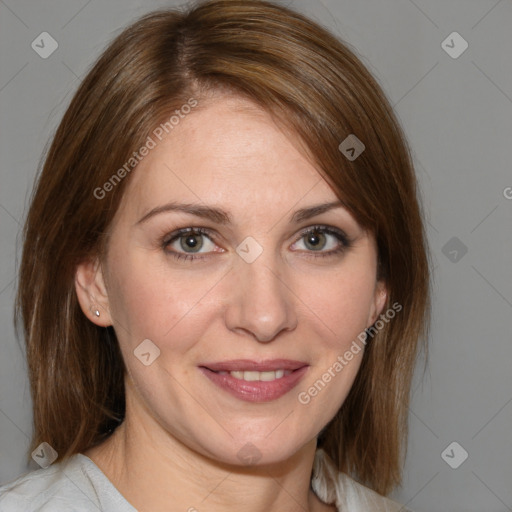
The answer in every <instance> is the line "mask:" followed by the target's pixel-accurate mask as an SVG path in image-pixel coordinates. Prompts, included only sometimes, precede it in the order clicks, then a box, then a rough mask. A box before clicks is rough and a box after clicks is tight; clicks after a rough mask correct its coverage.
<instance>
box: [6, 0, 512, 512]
mask: <svg viewBox="0 0 512 512" xmlns="http://www.w3.org/2000/svg"><path fill="white" fill-rule="evenodd" d="M177 4H178V2H174V3H173V2H169V1H167V2H163V1H161V2H157V1H146V2H142V0H138V1H136V0H130V1H121V0H109V1H106V2H99V1H98V0H89V1H87V0H73V1H69V0H68V1H64V0H60V1H59V0H51V1H45V2H37V1H35V0H31V1H28V0H0V58H1V61H0V62H1V68H0V69H1V77H0V120H1V130H2V131H1V136H0V155H1V159H0V173H1V175H0V176H1V178H0V240H1V246H0V315H1V325H2V338H1V343H0V372H1V373H0V482H1V483H4V482H6V481H8V480H10V479H13V478H14V477H16V476H18V475H19V474H20V473H22V472H24V471H27V470H28V469H33V467H32V466H26V465H25V462H24V455H25V452H26V450H27V446H28V443H29V435H30V431H31V401H30V393H29V387H28V380H27V376H26V363H25V361H24V349H23V342H22V341H20V342H18V341H17V340H16V338H15V335H14V330H13V327H12V311H13V299H14V293H15V286H16V259H17V258H19V242H18V236H19V232H20V226H21V224H22V222H23V218H24V215H25V211H26V207H27V205H28V198H29V194H30V190H31V186H32V183H33V180H34V177H35V174H36V170H37V167H38V163H39V160H40V157H41V154H42V151H43V149H44V147H45V145H46V143H47V141H48V140H49V138H50V136H51V135H52V134H53V132H54V130H55V128H56V126H57V124H58V122H59V120H60V118H61V116H62V114H63V112H64V110H65V107H66V106H67V104H68V102H69V101H70V98H71V95H72V94H73V92H74V91H75V89H76V87H77V85H78V83H79V80H80V79H81V78H83V76H84V73H85V72H86V70H87V69H88V67H89V66H90V65H91V63H92V62H93V60H94V59H95V58H96V57H97V55H98V54H99V53H100V51H101V50H102V49H103V48H104V46H105V45H106V44H107V42H108V41H110V40H111V39H112V37H113V36H114V35H116V34H118V33H119V32H120V30H121V29H122V27H124V26H125V25H126V24H128V23H129V22H131V21H132V20H134V19H135V18H136V17H138V16H140V15H142V14H144V13H145V12H147V11H150V10H152V9H153V8H157V7H163V6H170V5H177ZM290 4H291V5H292V6H294V7H296V8H297V9H298V10H300V11H302V12H304V13H306V14H309V15H310V16H311V17H312V18H313V19H316V20H317V21H319V22H321V23H322V24H324V25H326V26H327V27H329V28H330V29H331V30H333V31H334V32H335V33H336V34H337V35H338V36H340V37H341V38H342V39H344V40H345V41H348V42H349V43H350V44H351V45H353V46H354V47H355V48H356V49H357V51H358V53H359V55H360V57H361V58H362V60H363V62H364V63H365V64H366V65H367V66H368V67H369V69H370V70H371V71H372V72H373V73H374V75H375V76H376V77H377V79H378V80H379V81H380V83H381V84H382V86H383V87H384V89H385V91H386V93H387V94H388V96H389V98H390V99H391V102H392V103H393V104H394V106H395V109H396V112H397V114H398V116H399V119H400V120H401V123H402V124H403V127H404V129H405V132H406V134H407V136H408V138H409V141H410V144H411V147H412V150H413V154H414V159H415V163H416V168H417V173H418V176H419V179H420V182H421V187H422V195H423V200H424V207H425V213H426V217H427V221H428V225H427V226H428V236H429V242H430V245H431V251H432V260H433V263H434V267H435V271H434V312H433V325H432V334H431V339H430V347H431V348H430V358H429V365H428V370H427V372H426V374H425V375H423V372H422V371H418V372H417V374H416V379H415V385H414V394H413V401H412V404H411V408H410V428H411V432H410V440H409V450H408V457H407V461H406V467H405V478H404V483H403V487H402V488H401V489H399V490H398V491H397V492H396V493H395V494H394V497H395V498H396V499H397V500H399V501H401V502H402V503H407V505H408V506H409V507H410V508H412V509H414V510H416V511H418V512H427V511H428V512H435V511H439V512H441V511H442V512H447V511H460V512H462V511H464V512H470V511H478V512H481V511H485V512H498V511H505V510H508V511H510V510H512V440H511V439H512V438H511V431H512V429H511V425H512V371H511V369H510V368H511V361H512V343H511V342H512V339H511V338H512V336H511V332H512V329H511V326H510V318H511V313H512V270H511V268H512V265H511V263H512V258H511V255H512V188H508V187H512V172H511V149H510V148H511V143H512V60H511V55H512V30H511V27H512V3H511V2H510V1H508V0H501V1H497V0H479V1H477V0H456V1H454V0H450V1H446V0H444V1H443V0H431V1H427V0H414V1H413V0H380V1H377V0H371V1H370V0H366V1H364V2H358V1H356V0H338V1H335V0H322V1H321V2H316V1H313V0H296V1H295V2H290ZM43 31H46V32H49V33H50V34H51V35H52V37H53V38H54V39H55V40H56V41H57V42H58V45H59V46H58V49H57V50H56V51H55V52H54V53H53V54H52V55H51V56H50V57H49V58H47V59H42V58H41V57H40V56H39V55H38V54H37V53H36V52H35V51H34V50H33V49H32V48H31V43H32V41H33V40H34V39H35V38H36V37H37V36H38V35H39V34H40V33H41V32H43ZM453 31H456V32H458V33H459V34H460V35H461V36H462V37H463V38H464V39H465V40H466V41H467V42H468V44H469V47H468V49H467V50H466V51H465V52H464V53H463V54H462V55H460V56H459V57H458V58H456V59H454V58H452V57H451V56H449V55H448V54H447V53H446V51H445V50H444V49H443V48H442V46H441V43H442V41H443V40H445V39H446V38H447V36H448V35H449V34H451V33H452V32H453ZM448 41H450V40H448ZM448 44H450V45H451V46H455V49H457V48H459V47H460V46H459V43H456V42H454V43H451V42H449V43H448ZM453 237H456V238H457V240H455V241H453V240H452V241H451V242H450V243H449V244H448V245H446V244H447V243H448V242H449V241H450V239H452V238H453ZM462 244H463V245H462ZM464 246H465V247H467V253H466V254H464V255H463V256H462V257H461V255H462V254H463V251H462V250H461V249H463V247H464ZM454 250H455V251H456V252H453V251H454ZM453 441H456V442H458V443H459V444H460V445H461V446H462V447H463V449H465V450H466V451H467V452H468V454H469V456H468V458H467V460H466V461H465V462H464V463H463V464H462V465H460V467H458V468H457V469H452V468H451V467H450V466H449V465H448V464H447V463H446V462H445V460H443V458H442V457H441V453H442V452H443V451H444V450H445V448H446V447H447V446H448V445H449V444H450V443H452V442H453ZM448 453H449V456H450V457H449V459H450V461H451V462H452V463H453V461H455V462H457V460H459V458H460V456H461V453H462V451H461V449H460V448H458V447H456V448H455V449H454V451H450V450H448ZM445 458H446V457H445Z"/></svg>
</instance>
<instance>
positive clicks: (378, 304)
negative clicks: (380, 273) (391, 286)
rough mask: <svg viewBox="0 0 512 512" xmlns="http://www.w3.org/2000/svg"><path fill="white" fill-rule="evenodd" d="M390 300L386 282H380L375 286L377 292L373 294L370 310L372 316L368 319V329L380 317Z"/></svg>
mask: <svg viewBox="0 0 512 512" xmlns="http://www.w3.org/2000/svg"><path fill="white" fill-rule="evenodd" d="M387 299H388V290H387V286H386V283H385V281H383V280H379V281H377V283H376V285H375V291H374V294H373V301H372V304H371V308H370V314H369V317H368V322H369V323H368V325H367V326H366V327H367V328H368V327H370V326H372V325H373V324H374V323H375V321H376V320H377V318H378V317H379V315H380V314H381V313H382V310H383V309H384V306H385V305H386V301H387Z"/></svg>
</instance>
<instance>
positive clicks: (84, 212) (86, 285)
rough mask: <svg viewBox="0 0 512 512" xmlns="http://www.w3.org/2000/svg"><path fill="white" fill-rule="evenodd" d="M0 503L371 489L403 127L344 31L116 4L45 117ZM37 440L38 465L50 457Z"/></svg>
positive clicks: (411, 257) (247, 506) (357, 503)
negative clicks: (7, 475)
mask: <svg viewBox="0 0 512 512" xmlns="http://www.w3.org/2000/svg"><path fill="white" fill-rule="evenodd" d="M24 235H25V237H24V251H23V259H22V264H21V268H20V282H19V291H18V315H19V319H21V320H22V322H23V327H24V334H25V339H26V343H27V357H28V361H29V371H30V380H31V390H32V397H33V403H34V439H33V445H32V450H31V451H32V457H33V459H34V460H36V461H38V459H39V461H40V464H41V465H42V466H49V467H47V468H46V469H41V470H39V471H36V472H32V473H29V474H28V475H25V476H22V477H20V478H19V479H18V480H16V481H15V482H13V483H11V484H8V485H6V486H4V487H3V488H2V489H1V490H0V505H1V507H2V510H52V511H59V510H71V509H72V510H80V511H82V510H84V511H85V510H97V509H100V510H105V511H106V510H112V511H114V510H115V511H116V512H117V511H131V510H134V509H136V510H140V511H151V512H153V511H164V510H166V511H167V510H172V511H178V510H183V511H186V510H188V511H195V510H197V511H203V510H208V511H218V510H222V511H229V510H234V509H235V508H237V509H239V506H240V504H241V503H242V504H243V507H244V510H246V511H262V512H263V511H264V512H269V511H270V512H271V511H277V510H279V511H281V512H282V511H297V510H307V511H314V512H318V511H327V510H343V511H345V510H347V511H350V512H357V511H365V512H367V511H391V510H393V511H395V510H405V509H404V508H401V507H400V505H398V504H396V503H395V502H393V501H391V500H389V499H388V498H386V497H385V495H387V494H388V493H389V492H390V491H391V490H392V489H393V488H394V487H395V486H396V485H398V484H399V482H400V478H401V464H402V460H403V447H404V441H405V438H406V431H407V428H406V420H407V405H408V397H409V388H410V381H411V374H412V371H413V366H414V362H415V357H416V354H417V349H418V342H419V340H421V339H423V338H424V337H425V334H426V326H427V312H428V295H429V294H428V262H427V257H426V242H425V237H424V230H423V224H422V220H421V215H420V208H419V205H418V200H417V197H416V182H415V177H414V172H413V168H412V164H411V159H410V155H409V152H408V149H407V145H406V142H405V140H404V137H403V135H402V132H401V129H400V127H399V124H398V122H397V120H396V118H395V117H394V115H393V113H392V111H391V108H390V106H389V103H388V101H387V100H386V98H385V96H384V94H383V92H382V91H381V89H380V87H379V85H378V84H377V83H376V81H375V80H374V79H373V78H372V76H371V75H370V74H369V72H368V71H367V70H366V69H365V68H364V66H363V65H362V63H361V62H360V61H359V60H358V59H357V57H356V56H355V55H354V53H352V52H351V51H350V50H349V49H348V48H347V46H346V45H344V44H342V43H341V42H339V41H338V40H337V39H335V38H334V37H333V36H332V35H330V34H329V33H327V32H326V31H325V30H324V29H322V28H321V27H319V26H318V25H316V24H314V23H313V22H311V21H310V20H308V19H306V18H304V17H303V16H301V15H299V14H297V13H295V12H293V11H291V10H289V9H287V8H284V7H281V6H278V5H274V4H271V3H267V2H260V1H253V0H250V1H245V0H244V1H242V0H229V1H220V0H214V1H210V2H203V3H200V4H199V5H197V6H195V7H194V8H191V9H189V11H187V12H185V13H181V12H177V11H160V12H155V13H152V14H149V15H147V16H145V17H144V18H142V19H141V20H139V21H137V22H136V23H134V24H133V25H132V26H131V27H128V28H127V29H126V30H125V31H124V32H123V33H122V34H121V35H120V36H119V37H117V39H116V40H115V41H114V42H113V43H112V44H111V45H110V46H109V48H107V50H106V51H105V52H104V53H103V55H102V56H101V57H100V59H99V60H98V62H97V63H96V64H95V66H94V67H93V68H92V70H91V71H90V73H89V74H88V75H87V77H86V78H85V80H84V81H83V83H82V84H81V86H80V88H79V90H78V92H77V93H76V95H75V97H74V99H73V100H72V102H71V105H70V106H69V108H68V110H67V112H66V114H65V116H64V118H63V120H62V122H61V124H60V126H59V129H58V130H57V133H56V135H55V138H54V141H53V144H52V146H51V148H50V150H49V153H48V155H47V157H46V162H45V165H44V168H43V170H42V173H41V176H40V178H39V181H38V183H37V187H36V191H35V194H34V197H33V200H32V204H31V208H30V211H29V214H28V219H27V222H26V227H25V232H24ZM50 464H51V465H50Z"/></svg>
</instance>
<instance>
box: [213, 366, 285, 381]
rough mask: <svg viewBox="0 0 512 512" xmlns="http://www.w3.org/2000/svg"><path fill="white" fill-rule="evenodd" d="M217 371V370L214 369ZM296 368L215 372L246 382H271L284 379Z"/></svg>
mask: <svg viewBox="0 0 512 512" xmlns="http://www.w3.org/2000/svg"><path fill="white" fill-rule="evenodd" d="M212 371H215V370H212ZM293 371H294V370H284V369H279V370H275V371H267V372H257V371H252V370H235V371H230V372H228V371H218V372H215V373H217V374H219V375H228V374H229V375H231V376H232V377H234V378H235V379H239V380H245V381H246V382H256V381H263V382H271V381H273V380H278V379H282V378H283V377H286V376H288V375H290V374H291V373H292V372H293Z"/></svg>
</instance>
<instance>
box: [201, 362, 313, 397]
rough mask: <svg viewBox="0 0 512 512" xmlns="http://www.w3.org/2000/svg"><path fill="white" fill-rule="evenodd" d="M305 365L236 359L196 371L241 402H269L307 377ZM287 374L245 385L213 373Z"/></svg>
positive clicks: (225, 375)
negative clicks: (277, 371) (287, 372)
mask: <svg viewBox="0 0 512 512" xmlns="http://www.w3.org/2000/svg"><path fill="white" fill-rule="evenodd" d="M308 368H309V365H308V364H307V363H304V362H300V361H291V360H289V359H273V360H271V361H262V362H258V361H250V360H245V359H237V360H234V361H223V362H219V363H209V364H207V365H206V364H205V365H201V366H199V370H200V371H201V372H202V373H203V375H205V376H206V377H208V379H210V381H211V382H213V383H214V384H216V385H217V386H218V387H219V388H221V389H223V390H224V391H227V392H228V393H230V394H231V395H232V396H234V397H235V398H238V399H239V400H243V401H245V402H271V401H273V400H277V399H278V398H281V397H282V396H283V395H285V394H286V393H288V392H289V391H291V390H292V389H293V388H294V387H295V386H296V385H297V384H298V383H299V382H300V381H301V380H302V378H303V377H304V375H305V374H306V373H307V371H308ZM279 369H282V370H290V371H291V372H292V373H290V374H289V375H285V376H284V377H281V378H280V379H276V380H273V381H245V380H242V379H237V378H235V377H233V376H231V375H230V374H229V373H227V374H219V373H216V372H219V371H223V372H230V371H241V370H249V371H251V370H252V371H259V372H264V371H275V370H279Z"/></svg>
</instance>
